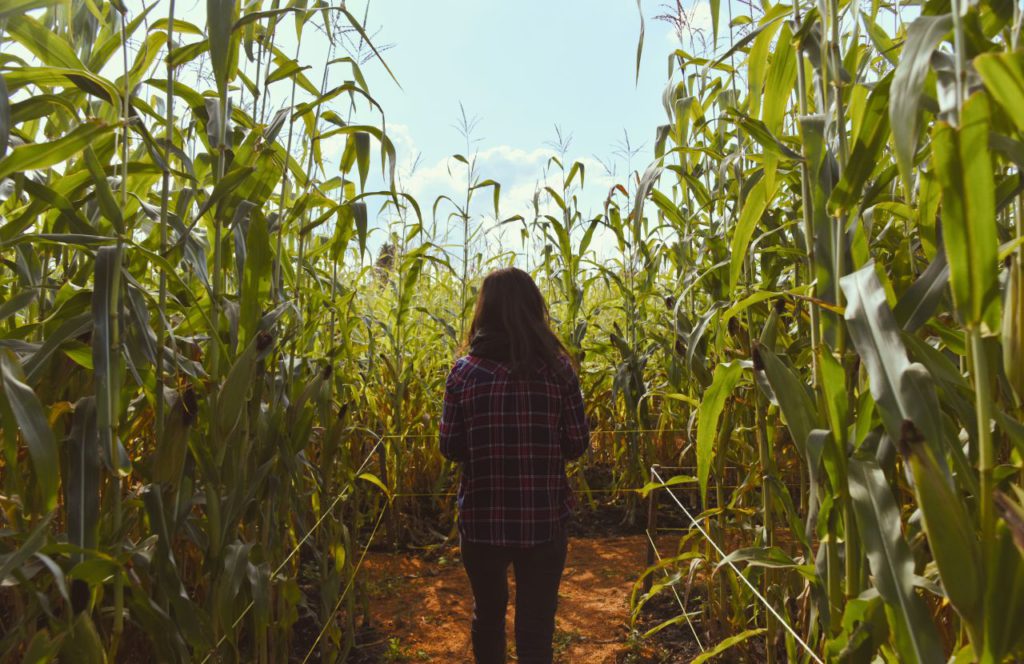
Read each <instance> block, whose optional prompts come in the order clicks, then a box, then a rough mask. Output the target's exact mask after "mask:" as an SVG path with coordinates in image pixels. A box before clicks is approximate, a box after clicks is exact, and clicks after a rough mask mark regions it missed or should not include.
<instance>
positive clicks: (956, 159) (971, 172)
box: [932, 93, 1000, 332]
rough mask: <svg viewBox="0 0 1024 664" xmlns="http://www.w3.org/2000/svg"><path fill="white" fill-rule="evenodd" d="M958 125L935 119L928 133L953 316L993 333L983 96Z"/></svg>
mask: <svg viewBox="0 0 1024 664" xmlns="http://www.w3.org/2000/svg"><path fill="white" fill-rule="evenodd" d="M960 123H961V124H960V128H959V129H956V128H954V127H952V126H951V125H949V124H947V123H945V122H938V123H937V124H936V125H935V129H934V130H933V132H932V160H933V162H934V166H935V170H936V173H937V174H938V178H939V183H940V186H941V187H942V230H943V233H942V237H943V240H944V243H945V247H946V257H947V259H948V260H949V271H950V274H949V276H950V285H951V287H952V290H953V303H954V305H955V306H956V313H957V316H958V317H959V318H960V320H961V321H962V322H963V323H964V324H965V325H967V326H979V325H983V326H987V328H988V329H989V330H991V331H993V332H994V331H996V330H998V329H999V304H1000V303H999V279H998V274H999V263H998V255H999V239H998V236H997V233H996V208H995V182H994V176H993V164H992V156H991V153H990V152H989V148H988V140H989V139H988V136H989V124H990V123H989V108H988V100H987V98H986V97H985V95H984V94H980V93H979V94H975V95H973V96H971V98H970V99H968V100H967V102H966V103H965V104H964V108H963V113H962V116H961V120H960Z"/></svg>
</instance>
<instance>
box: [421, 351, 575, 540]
mask: <svg viewBox="0 0 1024 664" xmlns="http://www.w3.org/2000/svg"><path fill="white" fill-rule="evenodd" d="M588 437H589V431H588V427H587V422H586V419H585V417H584V414H583V399H582V395H581V394H580V388H579V381H578V380H577V379H576V376H575V373H574V372H573V371H572V368H571V366H570V365H569V363H568V361H564V363H563V366H560V367H558V368H557V369H555V370H553V369H551V368H549V367H546V366H542V367H540V368H538V369H537V370H536V371H534V372H531V373H530V374H528V375H524V376H516V375H513V373H512V372H511V371H510V369H509V367H508V365H507V364H506V363H503V362H499V361H496V360H493V359H488V358H483V357H477V356H475V355H469V356H466V357H464V358H462V359H460V360H458V362H456V364H455V367H454V368H453V369H452V372H451V374H450V375H449V378H448V384H447V389H446V396H445V408H444V412H443V414H442V418H441V451H442V453H444V454H445V456H447V457H449V458H451V459H454V460H456V461H460V462H462V464H463V468H462V482H461V484H460V487H459V513H460V531H461V533H462V535H463V537H465V538H466V539H467V540H468V541H473V542H485V543H489V544H496V545H505V546H532V545H535V544H539V543H541V542H546V541H548V540H550V539H551V538H552V536H553V535H554V533H555V531H556V530H557V529H559V528H560V527H561V526H562V524H564V522H565V520H566V519H567V518H568V517H569V515H570V513H571V510H572V508H573V498H572V493H571V491H570V490H569V486H568V483H567V481H566V478H565V462H566V461H567V460H570V459H575V458H576V457H578V456H580V455H581V454H582V453H583V451H584V450H585V449H586V446H587V442H588Z"/></svg>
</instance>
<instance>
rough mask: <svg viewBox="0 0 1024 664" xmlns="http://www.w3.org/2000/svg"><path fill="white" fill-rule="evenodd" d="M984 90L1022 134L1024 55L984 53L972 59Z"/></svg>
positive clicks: (1023, 126)
mask: <svg viewBox="0 0 1024 664" xmlns="http://www.w3.org/2000/svg"><path fill="white" fill-rule="evenodd" d="M974 68H975V69H977V71H978V74H979V75H980V76H981V80H982V81H984V82H985V88H986V89H987V90H988V93H989V94H990V95H992V98H993V99H995V100H996V102H997V103H998V104H999V105H1000V106H1002V107H1003V108H1004V109H1005V110H1006V115H1007V116H1008V117H1009V118H1010V119H1011V120H1012V121H1013V123H1014V124H1015V125H1016V126H1017V131H1019V132H1021V133H1024V113H1021V109H1022V108H1024V53H1021V52H1020V51H1019V50H1018V51H1017V52H1016V53H985V54H982V55H979V56H978V57H976V58H974Z"/></svg>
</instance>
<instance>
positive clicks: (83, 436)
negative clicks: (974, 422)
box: [64, 397, 100, 549]
mask: <svg viewBox="0 0 1024 664" xmlns="http://www.w3.org/2000/svg"><path fill="white" fill-rule="evenodd" d="M67 446H68V449H67V458H68V474H67V476H66V479H65V481H64V505H65V507H66V509H67V524H68V541H69V542H70V543H72V544H74V545H75V546H77V547H79V548H81V549H92V548H95V547H96V542H97V539H96V537H97V532H98V529H99V517H100V448H99V430H98V429H97V427H96V399H95V397H83V398H81V399H79V400H78V401H77V402H76V403H75V410H74V413H73V415H72V423H71V435H70V436H69V437H68V442H67Z"/></svg>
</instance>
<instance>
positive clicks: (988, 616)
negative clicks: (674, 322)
mask: <svg viewBox="0 0 1024 664" xmlns="http://www.w3.org/2000/svg"><path fill="white" fill-rule="evenodd" d="M883 10H885V11H891V12H894V13H895V14H896V15H897V16H899V15H900V9H899V7H898V6H895V7H890V6H885V5H882V4H879V3H875V4H874V5H872V6H871V7H870V8H869V9H865V8H862V7H860V6H858V5H854V4H849V5H843V4H841V3H839V4H837V3H824V4H820V5H817V6H814V7H801V6H800V5H799V4H797V5H795V6H793V7H785V6H767V7H765V9H764V13H763V15H760V16H753V17H751V18H752V19H753V22H752V23H751V26H752V29H751V30H750V31H749V32H747V34H746V35H745V36H743V37H742V38H740V39H738V40H736V41H734V42H733V43H732V44H731V46H730V47H729V48H728V50H726V51H725V52H723V53H720V54H716V56H717V57H715V56H713V57H711V58H707V59H702V58H696V57H693V56H691V55H689V54H687V53H686V52H685V51H682V50H680V51H677V52H676V53H674V54H673V55H672V56H671V59H670V64H672V66H673V69H674V70H675V72H676V74H677V75H678V77H679V79H680V80H679V82H678V83H676V84H674V85H673V86H671V87H670V88H669V90H668V91H667V92H666V97H665V98H666V110H667V111H668V112H669V124H668V125H666V127H664V128H663V131H664V132H665V133H667V135H668V142H669V146H670V147H668V148H667V149H666V150H665V155H667V156H664V157H663V156H662V155H658V157H659V161H658V166H666V167H667V168H669V170H670V171H671V172H672V174H671V176H669V177H668V178H665V177H663V178H662V179H661V180H660V184H658V185H656V186H655V187H653V188H652V189H651V191H650V192H649V194H648V195H649V197H650V199H651V200H652V201H653V202H654V203H655V204H656V206H657V209H658V214H659V215H660V216H663V217H665V218H667V219H671V220H677V221H676V223H677V225H679V226H681V229H680V230H681V231H682V232H685V231H686V229H688V228H689V229H693V228H696V229H701V227H702V226H703V227H704V228H706V229H707V230H704V231H701V230H698V231H697V232H700V233H702V234H703V238H702V239H703V241H702V242H700V243H699V244H698V245H697V246H698V252H699V254H698V257H697V258H696V264H695V266H694V267H693V275H692V276H684V278H683V281H682V290H683V294H684V297H680V298H679V300H678V304H677V305H676V306H677V309H678V311H679V313H680V318H681V319H682V320H686V319H687V318H689V317H693V316H697V315H700V314H701V312H702V311H704V312H706V313H705V314H704V315H705V316H708V317H709V319H710V320H708V321H707V322H706V323H705V326H706V327H705V332H704V333H703V334H704V338H706V339H708V340H709V341H710V343H709V345H708V347H709V348H711V349H713V351H714V353H713V355H712V357H715V356H717V358H718V359H717V366H716V368H715V370H714V376H713V379H712V380H711V381H710V383H711V385H710V387H709V388H708V389H707V391H705V392H704V393H703V395H702V396H701V397H700V398H701V412H700V418H699V422H698V430H697V450H696V457H697V458H696V465H697V467H698V479H699V480H700V483H701V490H702V492H703V491H705V490H706V489H705V487H707V486H708V485H709V484H714V483H715V482H716V481H718V480H720V479H721V478H720V477H717V478H716V476H717V475H718V473H717V472H716V470H717V469H718V468H720V467H719V466H716V464H717V463H718V462H719V461H720V460H721V459H722V457H723V456H728V457H731V458H743V456H744V455H746V454H755V452H754V449H755V448H754V447H753V446H752V445H750V443H747V445H743V444H742V443H741V441H742V440H743V438H745V435H744V433H743V432H742V431H737V430H735V429H734V430H733V433H731V434H730V433H728V430H727V428H726V427H728V426H729V425H728V424H727V423H728V422H733V423H734V422H736V418H740V421H742V420H744V419H746V418H747V417H749V414H753V415H755V417H754V421H751V422H750V424H749V426H750V427H751V428H753V429H754V431H755V433H756V434H757V435H756V436H754V437H753V438H755V439H757V438H760V440H761V443H760V444H759V447H760V452H759V453H756V456H755V459H756V463H757V464H758V466H759V467H758V474H759V475H760V477H759V478H755V480H754V483H753V484H752V485H750V486H751V487H752V488H757V487H758V486H759V489H760V490H759V493H760V497H761V501H762V504H761V509H760V511H761V514H762V519H763V528H764V530H765V536H764V537H763V538H755V540H754V541H753V543H754V544H755V546H753V547H750V548H745V549H741V550H740V551H737V552H735V553H734V554H733V556H732V558H733V561H734V562H735V561H743V562H745V563H746V565H747V571H746V572H745V573H748V574H751V575H755V574H756V575H759V576H763V577H764V581H765V590H766V591H767V592H766V593H765V594H766V596H767V597H768V598H769V600H771V601H773V603H775V606H776V608H777V609H779V608H783V607H787V606H791V605H787V604H786V603H785V602H783V601H782V600H783V599H784V598H786V597H793V598H795V597H796V596H797V595H798V594H799V595H801V596H803V597H805V598H807V599H808V600H809V603H804V604H803V605H800V604H797V607H798V610H797V611H796V612H795V613H791V612H790V613H787V614H786V617H787V618H788V620H790V621H791V622H792V623H793V624H795V625H798V626H799V627H800V629H802V630H803V633H804V634H805V635H806V637H807V639H808V640H809V641H810V642H811V643H812V644H814V645H815V648H816V649H817V650H818V651H819V652H822V653H826V654H828V655H829V656H830V657H836V658H854V659H857V660H860V659H861V658H865V659H870V658H871V657H873V656H876V655H878V654H882V655H883V656H894V657H897V658H899V659H900V660H901V661H936V660H937V659H944V658H945V657H946V656H948V655H954V656H956V657H957V658H958V659H961V660H963V661H973V660H975V659H977V660H979V661H1003V660H1005V659H1008V658H1012V657H1014V656H1015V655H1016V656H1019V654H1020V649H1021V647H1022V644H1021V642H1020V640H1019V637H1018V636H1016V635H1017V634H1018V633H1019V625H1018V624H1017V623H1018V621H1019V620H1020V612H1019V610H1018V609H1017V608H1016V607H1015V604H1014V602H1016V601H1017V600H1016V599H1014V598H1010V597H1008V595H1007V593H1005V592H1000V591H999V590H998V588H999V587H1000V586H1002V587H1003V588H1006V587H1016V586H1017V584H1019V583H1020V564H1021V551H1020V549H1019V547H1015V546H1014V545H1012V541H1013V539H1012V533H1014V532H1017V531H1019V514H1020V506H1019V493H1020V485H1019V482H1020V479H1019V478H1020V474H1019V472H1018V471H1019V466H1020V450H1021V447H1020V446H1021V437H1020V435H1021V431H1022V430H1021V426H1020V423H1019V419H1018V418H1019V413H1020V411H1019V393H1018V392H1019V390H1018V388H1015V387H1014V385H1016V383H1017V382H1019V381H1018V380H1017V377H1016V376H1017V374H1018V373H1019V372H1018V371H1017V370H1016V364H1017V361H1016V359H1015V358H1016V354H1017V353H1018V350H1019V345H1020V343H1019V340H1018V336H1019V329H1018V331H1017V332H1011V331H1010V330H1011V328H1014V323H1013V321H1015V320H1016V319H1017V312H1018V310H1019V309H1020V295H1019V290H1018V287H1017V285H1016V284H1017V283H1019V282H1018V281H1017V280H1019V269H1020V268H1019V257H1018V254H1019V251H1020V248H1019V245H1020V241H1019V237H1020V225H1021V221H1020V209H1021V204H1020V195H1021V180H1020V167H1021V164H1020V161H1019V159H1018V156H1017V155H1016V153H1015V151H1014V150H1015V148H1014V147H1013V146H1014V145H1016V144H1017V143H1018V142H1019V141H1020V139H1021V136H1020V131H1021V127H1020V123H1019V121H1017V120H1016V115H1015V114H1014V112H1013V108H1014V106H1013V105H1014V104H1015V103H1019V102H1020V96H1019V93H1020V92H1021V90H1022V88H1021V85H1020V81H1021V80H1024V79H1021V77H1020V68H1021V62H1022V59H1021V58H1022V56H1021V53H1020V51H1019V50H1018V49H1019V47H1018V43H1019V33H1020V29H1021V26H1020V20H1019V9H1017V10H1015V9H1014V8H1012V7H1009V6H1002V5H998V4H992V3H985V2H982V3H978V4H976V5H972V6H970V7H967V6H960V5H958V4H957V3H954V5H952V6H951V7H950V6H946V7H932V6H929V7H926V8H924V10H923V12H922V15H921V16H919V17H917V18H915V19H914V20H913V21H912V22H911V23H910V24H909V26H906V27H904V25H903V23H902V21H898V22H897V30H898V31H897V33H896V34H889V33H888V32H887V31H886V29H885V27H883V25H882V23H883V21H882V11H883ZM716 20H717V19H716ZM749 20H750V19H748V21H749ZM716 29H717V24H716ZM735 56H740V57H741V58H745V60H741V62H744V65H743V66H744V68H745V85H744V86H741V87H740V88H739V89H738V90H737V91H736V92H733V90H732V89H730V83H729V81H728V80H727V76H726V75H725V74H726V73H731V70H732V66H731V65H730V64H729V63H730V62H732V61H734V59H735ZM719 72H723V73H719ZM673 162H674V163H673ZM667 181H668V182H671V189H670V190H668V191H662V190H661V189H660V187H664V186H665V184H666V182H667ZM723 213H724V214H723ZM690 232H693V231H690ZM683 237H686V236H685V235H683ZM716 247H721V248H722V249H724V248H725V247H728V251H723V250H722V249H718V250H717V251H716ZM700 254H703V255H700ZM705 297H707V298H710V300H711V302H710V303H709V304H703V305H702V304H701V301H702V299H703V298H705ZM702 306H703V307H708V306H710V308H709V309H702V308H701V307H702ZM1015 329H1017V328H1015ZM707 330H710V332H707ZM755 334H756V335H757V336H756V337H755V336H754V335H755ZM748 340H749V341H748ZM687 351H688V352H690V349H687ZM744 356H749V357H750V360H751V361H750V362H749V363H747V362H744V361H742V359H741V358H743V357H744ZM1000 356H1001V357H1002V358H1003V360H1004V361H1003V362H1002V363H1000V362H999V358H1000ZM733 358H738V359H739V364H737V363H736V360H733ZM712 361H714V360H712ZM758 392H760V393H762V394H763V396H758V394H757V393H758ZM695 396H696V395H695ZM762 399H763V400H764V403H765V404H766V410H764V411H760V412H761V414H759V411H758V409H757V406H756V404H757V403H758V402H759V401H761V400H762ZM752 402H753V408H751V403H752ZM751 411H753V412H752V413H751ZM745 412H746V413H748V414H746V415H745V414H744V413H745ZM730 413H732V416H731V417H730ZM764 418H767V419H766V420H765V419H764ZM780 423H781V424H782V425H784V428H780V427H779V424H780ZM751 442H753V441H751ZM766 444H767V448H766ZM766 449H767V453H766ZM794 462H795V463H796V464H798V465H797V467H796V468H793V466H794V465H795V464H794ZM787 468H788V469H789V470H787ZM794 470H796V471H798V472H799V474H800V475H801V477H802V476H803V475H804V474H806V476H807V481H808V484H807V488H808V491H807V492H801V494H802V495H801V501H800V502H799V503H797V504H793V502H792V501H791V496H790V495H789V493H788V492H786V491H784V490H782V489H783V487H782V486H781V483H782V481H783V480H785V477H786V475H787V474H788V473H792V472H793V471H794ZM800 485H801V486H803V481H801V482H800ZM773 487H778V489H779V490H776V489H775V488H773ZM907 496H912V497H913V500H911V501H909V502H908V501H907V500H906V497H907ZM1012 496H1017V497H1016V498H1013V497H1012ZM737 500H739V501H740V503H742V502H743V500H744V499H743V498H742V496H737V495H736V493H734V494H733V498H732V503H731V504H736V503H735V501H737ZM719 504H720V503H719ZM775 515H777V516H778V517H779V518H778V519H777V521H779V525H778V526H775V527H773V526H772V523H773V522H772V519H773V517H774V516H775ZM709 517H710V513H709V514H708V515H706V518H709ZM718 518H720V517H718ZM801 520H802V521H804V523H801ZM743 522H744V519H743V518H741V517H736V518H734V519H731V520H725V521H724V524H723V525H725V526H726V527H733V528H734V527H736V526H742V525H743ZM780 528H781V529H788V530H789V531H790V536H789V538H792V539H793V544H791V545H788V546H786V547H785V548H779V547H778V546H772V545H771V537H772V531H773V530H778V529H780ZM789 538H787V539H789ZM758 539H760V541H761V542H762V544H761V545H757V542H758ZM1019 539H1020V537H1019V532H1018V542H1019ZM684 545H685V546H684V548H685V549H687V550H690V549H692V547H693V546H694V544H693V540H692V539H688V540H686V542H684ZM690 555H691V554H689V553H684V554H683V555H682V556H681V557H680V558H679V560H680V561H681V560H688V559H689V557H690ZM709 562H715V561H709ZM766 568H771V569H779V568H783V569H787V568H788V569H792V570H793V572H791V573H789V575H788V577H779V576H778V575H774V574H773V575H769V574H767V572H764V571H760V570H764V569H766ZM965 570H971V572H969V573H967V575H966V576H965ZM795 572H799V576H798V575H797V574H795ZM718 574H722V575H727V576H728V575H729V574H731V572H729V571H726V568H723V569H722V571H721V572H719V573H718ZM922 578H923V579H926V582H924V583H922V582H921V581H920V579H922ZM868 588H871V589H872V590H873V591H877V594H874V593H872V594H870V595H865V594H864V593H863V591H864V590H865V589H868ZM736 590H738V591H739V592H740V595H741V597H742V593H743V590H742V587H740V586H737V587H736ZM794 593H796V594H794ZM640 601H643V600H642V599H639V600H638V602H640ZM747 601H752V600H748V599H739V598H733V599H732V600H731V604H732V607H733V609H732V612H733V613H734V614H735V607H736V606H737V605H739V606H742V605H743V604H745V603H746V602H747ZM716 602H717V603H716ZM709 603H710V604H711V607H710V615H709V613H708V610H707V609H706V611H705V615H706V616H707V617H708V618H710V619H711V620H712V624H714V623H715V622H717V623H718V624H720V623H721V622H723V621H728V620H729V619H728V617H727V616H728V615H729V613H730V609H729V608H728V607H725V606H721V604H723V603H729V600H728V599H727V598H726V597H725V596H724V595H720V596H718V597H717V599H716V598H715V597H714V595H713V594H712V599H711V601H710V602H709ZM755 606H756V604H755ZM883 609H884V611H883ZM740 613H744V612H743V611H741V612H740ZM768 626H769V628H771V624H770V621H769V624H768ZM706 628H707V629H710V626H706ZM774 633H775V634H779V633H780V632H779V630H774ZM744 634H749V635H752V634H753V633H752V632H749V633H748V632H744ZM772 634H773V630H771V629H769V643H768V647H769V649H770V650H772V649H774V648H775V647H776V645H778V647H782V646H781V643H779V644H776V642H775V641H774V640H773V639H772V638H771V637H772ZM1011 634H1012V635H1014V636H1011ZM780 639H781V637H780ZM735 642H736V640H733V641H732V642H731V643H735ZM785 648H786V651H787V653H788V655H789V656H790V657H799V656H801V652H800V651H799V649H798V648H797V646H796V644H795V642H794V640H793V639H792V638H791V637H787V638H786V642H785Z"/></svg>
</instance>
